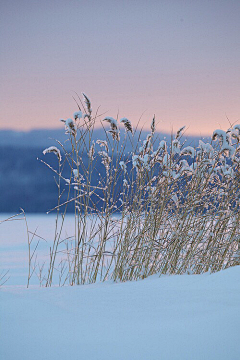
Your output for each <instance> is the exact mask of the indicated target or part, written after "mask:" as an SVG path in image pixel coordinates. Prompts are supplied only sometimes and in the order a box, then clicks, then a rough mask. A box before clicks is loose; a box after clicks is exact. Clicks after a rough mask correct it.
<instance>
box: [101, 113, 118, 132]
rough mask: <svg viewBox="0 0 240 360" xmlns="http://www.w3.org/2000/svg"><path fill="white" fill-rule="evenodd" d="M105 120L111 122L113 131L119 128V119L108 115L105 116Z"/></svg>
mask: <svg viewBox="0 0 240 360" xmlns="http://www.w3.org/2000/svg"><path fill="white" fill-rule="evenodd" d="M103 121H107V122H108V123H109V124H110V126H111V129H112V130H113V131H116V130H118V125H117V120H115V119H114V118H112V117H110V116H108V117H105V118H104V119H103Z"/></svg>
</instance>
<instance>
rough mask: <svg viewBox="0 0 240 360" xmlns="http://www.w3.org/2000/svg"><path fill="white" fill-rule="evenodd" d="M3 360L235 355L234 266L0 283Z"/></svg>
mask: <svg viewBox="0 0 240 360" xmlns="http://www.w3.org/2000/svg"><path fill="white" fill-rule="evenodd" d="M0 300H1V306H0V317H1V340H0V358H1V359H6V360H16V359H24V360H32V359H35V360H43V359H44V360H48V359H51V360H63V359H64V360H65V359H71V360H75V359H88V360H93V359H94V360H96V359H97V360H108V359H109V360H134V359H136V360H141V359H142V360H147V359H151V360H155V359H156V360H160V359H161V360H164V359H167V360H175V359H176V360H177V359H181V360H188V359H189V360H193V359H194V360H198V359H199V360H200V359H201V360H203V359H207V360H211V359H214V360H215V359H218V360H221V359H223V360H225V359H231V360H238V359H239V358H240V342H239V321H240V266H235V267H232V268H229V269H227V270H224V271H220V272H218V273H215V274H211V275H209V274H203V275H172V276H162V277H161V278H158V276H157V275H153V276H151V277H149V278H148V279H145V280H141V281H137V282H126V283H117V284H116V283H111V282H106V283H101V284H92V285H85V286H74V287H52V288H35V287H34V288H30V289H26V288H23V287H16V286H15V287H11V286H4V287H2V288H1V290H0Z"/></svg>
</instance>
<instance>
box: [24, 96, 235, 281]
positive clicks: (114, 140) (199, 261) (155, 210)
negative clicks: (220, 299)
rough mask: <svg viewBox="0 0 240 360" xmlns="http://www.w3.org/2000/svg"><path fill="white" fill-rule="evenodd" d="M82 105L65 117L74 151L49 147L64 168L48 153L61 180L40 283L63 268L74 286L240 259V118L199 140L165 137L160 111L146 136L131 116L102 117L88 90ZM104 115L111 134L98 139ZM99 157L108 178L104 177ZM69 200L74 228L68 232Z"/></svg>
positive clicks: (61, 276) (198, 269)
mask: <svg viewBox="0 0 240 360" xmlns="http://www.w3.org/2000/svg"><path fill="white" fill-rule="evenodd" d="M77 105H78V111H77V112H75V113H74V115H73V119H67V120H61V121H62V122H63V123H64V124H65V132H66V141H67V142H68V143H70V147H71V150H70V151H68V150H67V149H66V144H62V143H60V142H59V141H57V146H52V147H50V148H48V149H45V150H44V152H43V153H44V154H47V153H53V154H54V155H56V156H57V159H58V168H57V169H54V168H53V167H51V166H50V165H49V164H48V163H46V162H45V161H43V160H41V161H42V162H43V163H44V164H46V165H47V166H48V167H49V168H50V169H51V170H52V171H53V172H54V174H55V175H57V179H58V180H57V181H56V185H57V189H58V201H57V205H56V207H55V209H53V210H55V211H56V229H55V237H54V242H53V246H52V247H51V249H50V260H49V264H48V270H47V273H46V274H45V276H44V277H43V276H41V284H43V285H45V286H51V285H52V284H53V283H56V280H54V279H56V275H58V282H59V284H60V285H64V284H67V283H68V284H70V285H75V284H89V283H94V282H96V281H105V280H107V279H113V280H114V281H127V280H138V279H143V278H146V277H148V276H149V275H152V274H155V273H158V274H159V275H161V274H185V273H193V274H200V273H203V272H207V271H210V272H215V271H219V270H221V269H225V268H227V267H230V266H234V265H239V264H240V245H239V242H240V234H239V226H238V224H239V222H240V221H239V220H240V213H239V194H240V192H239V176H240V146H239V143H240V125H235V126H231V128H230V129H228V131H226V132H224V131H222V130H216V131H214V133H213V138H212V141H211V142H210V143H204V142H203V141H201V140H200V141H199V144H198V146H197V147H192V146H185V143H184V142H183V141H182V136H183V133H184V130H185V127H182V128H181V129H179V130H178V131H177V133H176V135H175V136H173V135H172V139H171V143H170V144H167V142H166V141H165V140H164V139H161V138H160V139H159V136H158V135H156V134H155V117H154V118H153V120H152V123H151V126H150V129H151V130H150V132H149V134H148V135H147V137H146V139H145V140H144V141H141V131H140V133H139V135H138V136H137V132H136V130H134V129H133V127H132V124H131V122H130V121H129V120H128V119H127V118H122V119H121V120H120V121H118V120H117V119H114V118H112V117H105V118H103V119H102V116H101V115H98V111H97V112H96V113H95V114H94V115H93V111H92V105H91V101H90V99H89V98H88V97H87V96H86V95H85V94H83V100H81V98H79V97H78V102H77ZM99 118H100V124H101V125H102V127H103V129H104V133H105V138H104V139H99V140H98V141H96V142H94V141H93V133H94V128H95V126H96V125H98V121H99ZM101 119H102V120H101ZM120 125H122V127H123V129H124V135H123V137H124V138H123V139H121V142H120V136H121V137H122V133H123V131H122V132H121V131H120ZM127 143H130V144H131V147H132V150H131V152H130V153H126V152H125V149H126V145H127ZM84 154H87V155H88V157H87V159H88V160H87V161H85V160H84V159H85V157H84ZM99 162H101V166H102V168H103V169H104V176H103V175H102V174H98V172H99ZM66 168H67V169H68V176H67V177H66V176H65V175H63V174H65V172H66ZM64 169H65V170H64ZM64 171H65V172H64ZM96 174H97V175H98V182H97V183H94V182H93V177H94V178H96ZM64 192H65V193H67V199H66V200H65V201H62V196H63V193H64ZM70 203H74V210H75V229H74V231H73V232H74V234H73V236H72V237H71V238H68V239H64V238H63V234H62V229H63V224H64V221H65V217H66V213H67V209H68V206H69V204H70ZM29 242H30V241H29ZM63 243H64V244H65V249H62V245H63ZM30 258H31V257H30ZM29 274H30V273H29Z"/></svg>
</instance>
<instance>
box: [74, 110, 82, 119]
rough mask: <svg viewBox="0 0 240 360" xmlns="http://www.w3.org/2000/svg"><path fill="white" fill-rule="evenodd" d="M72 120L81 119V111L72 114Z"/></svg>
mask: <svg viewBox="0 0 240 360" xmlns="http://www.w3.org/2000/svg"><path fill="white" fill-rule="evenodd" d="M73 118H74V119H75V120H77V119H79V120H80V119H81V118H82V112H81V111H76V112H75V113H74V114H73Z"/></svg>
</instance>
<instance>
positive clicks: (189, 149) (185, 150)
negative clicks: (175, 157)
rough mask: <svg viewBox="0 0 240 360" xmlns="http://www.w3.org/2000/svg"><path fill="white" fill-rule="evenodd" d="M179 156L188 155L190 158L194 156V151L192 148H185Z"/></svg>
mask: <svg viewBox="0 0 240 360" xmlns="http://www.w3.org/2000/svg"><path fill="white" fill-rule="evenodd" d="M181 155H190V156H191V157H192V158H194V156H195V155H196V150H195V149H194V148H193V147H192V146H186V147H185V148H184V149H183V150H182V151H181Z"/></svg>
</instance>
